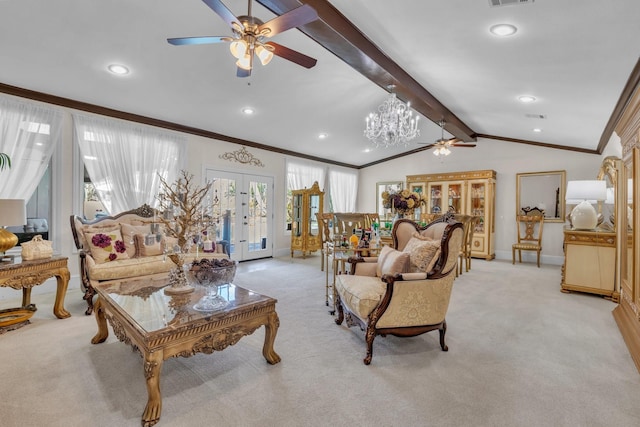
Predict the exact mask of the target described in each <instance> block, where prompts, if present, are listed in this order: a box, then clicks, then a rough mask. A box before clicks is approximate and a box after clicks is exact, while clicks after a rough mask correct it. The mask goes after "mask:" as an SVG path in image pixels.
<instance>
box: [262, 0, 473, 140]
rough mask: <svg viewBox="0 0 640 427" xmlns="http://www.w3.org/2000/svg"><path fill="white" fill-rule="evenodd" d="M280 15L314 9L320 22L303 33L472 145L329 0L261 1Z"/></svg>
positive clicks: (452, 118) (464, 129) (468, 133)
mask: <svg viewBox="0 0 640 427" xmlns="http://www.w3.org/2000/svg"><path fill="white" fill-rule="evenodd" d="M257 1H258V3H260V4H261V5H262V6H264V7H265V8H267V9H269V10H270V11H271V12H273V13H275V14H276V15H282V14H283V13H286V12H288V11H290V10H292V9H294V8H296V7H299V6H300V3H303V4H308V5H310V6H312V7H313V8H314V9H315V10H316V11H317V12H318V16H319V19H318V20H316V21H314V22H311V23H309V24H306V25H303V26H301V27H299V29H300V31H302V32H303V33H304V34H306V35H307V36H309V37H310V38H311V39H312V40H314V41H316V42H317V43H318V44H320V45H321V46H322V47H324V48H325V49H327V50H328V51H330V52H331V53H333V54H334V55H336V56H337V57H338V58H340V59H341V60H343V61H344V62H345V63H347V64H348V65H349V66H351V67H352V68H353V69H354V70H356V71H358V72H359V73H360V74H362V75H363V76H365V77H367V78H368V79H369V80H371V81H372V82H374V83H376V84H377V85H378V86H380V87H382V88H384V89H385V90H387V87H388V86H389V85H391V84H393V85H395V90H394V91H395V93H396V94H397V97H398V98H399V99H401V100H403V101H404V102H411V107H412V108H413V109H414V110H416V111H417V112H419V113H420V114H422V115H423V116H425V117H426V118H428V119H429V120H431V121H433V122H434V123H438V122H439V121H441V120H444V121H445V129H446V130H447V132H449V133H450V134H451V135H453V136H454V137H456V138H458V139H460V140H462V141H466V142H471V141H475V140H476V133H475V132H474V131H473V130H472V129H471V128H469V126H467V125H466V124H465V123H464V122H462V120H460V119H459V118H458V117H457V116H456V115H455V114H454V113H453V112H451V111H450V110H449V109H448V108H447V107H445V106H444V105H443V104H442V103H441V102H440V101H438V100H437V99H436V98H435V97H434V96H433V95H432V94H431V93H429V91H427V90H426V89H425V88H424V87H422V86H421V85H420V84H419V83H418V82H417V81H416V80H414V79H413V77H411V76H410V75H409V74H408V73H407V72H406V71H404V70H403V69H402V68H401V67H400V66H399V65H398V64H396V63H395V62H394V61H393V60H392V59H391V58H389V57H388V56H387V55H385V53H384V52H382V51H381V50H380V49H379V48H378V46H376V45H375V44H374V43H373V42H372V41H371V40H369V39H368V38H367V37H366V36H365V35H364V34H363V33H362V32H361V31H360V30H359V29H358V28H357V27H356V26H355V25H353V23H352V22H351V21H349V20H348V19H347V18H346V17H345V16H344V15H343V14H342V13H340V11H338V10H337V9H336V8H335V7H334V6H333V5H332V4H331V3H329V2H328V1H326V0H300V1H298V0H257Z"/></svg>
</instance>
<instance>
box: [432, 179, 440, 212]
mask: <svg viewBox="0 0 640 427" xmlns="http://www.w3.org/2000/svg"><path fill="white" fill-rule="evenodd" d="M429 213H434V214H439V213H442V185H441V184H433V185H431V184H430V185H429Z"/></svg>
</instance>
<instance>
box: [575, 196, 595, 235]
mask: <svg viewBox="0 0 640 427" xmlns="http://www.w3.org/2000/svg"><path fill="white" fill-rule="evenodd" d="M571 224H572V226H573V228H574V229H575V230H593V229H594V228H596V227H597V226H598V213H597V212H596V210H595V209H594V208H593V206H592V205H591V203H589V202H587V201H586V200H584V201H582V202H580V204H578V205H577V206H576V207H575V208H573V210H572V211H571Z"/></svg>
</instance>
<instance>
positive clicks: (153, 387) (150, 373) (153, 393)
mask: <svg viewBox="0 0 640 427" xmlns="http://www.w3.org/2000/svg"><path fill="white" fill-rule="evenodd" d="M162 360H163V353H162V351H155V352H153V353H145V355H144V376H145V378H146V380H147V394H148V396H149V398H148V400H147V406H146V407H145V408H144V412H143V413H142V425H143V427H150V426H152V425H155V424H156V423H157V422H158V421H160V414H161V413H162V395H161V394H160V371H161V370H162Z"/></svg>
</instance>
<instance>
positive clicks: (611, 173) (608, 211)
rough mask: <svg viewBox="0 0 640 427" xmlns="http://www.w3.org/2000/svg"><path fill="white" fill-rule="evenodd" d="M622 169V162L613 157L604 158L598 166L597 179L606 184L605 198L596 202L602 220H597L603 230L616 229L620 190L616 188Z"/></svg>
mask: <svg viewBox="0 0 640 427" xmlns="http://www.w3.org/2000/svg"><path fill="white" fill-rule="evenodd" d="M621 168H622V160H620V158H618V157H615V156H609V157H605V159H604V160H603V161H602V165H601V166H600V171H599V172H598V179H599V180H602V181H604V182H606V185H607V197H606V199H605V200H604V202H598V214H599V215H602V219H601V220H599V222H600V221H601V222H600V225H599V228H601V229H605V230H611V231H615V230H617V229H618V227H617V226H616V225H617V224H618V225H619V221H617V219H619V216H620V213H619V209H618V208H619V201H620V199H621V197H620V191H621V190H620V189H619V188H618V185H619V182H618V175H619V174H620V171H621Z"/></svg>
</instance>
